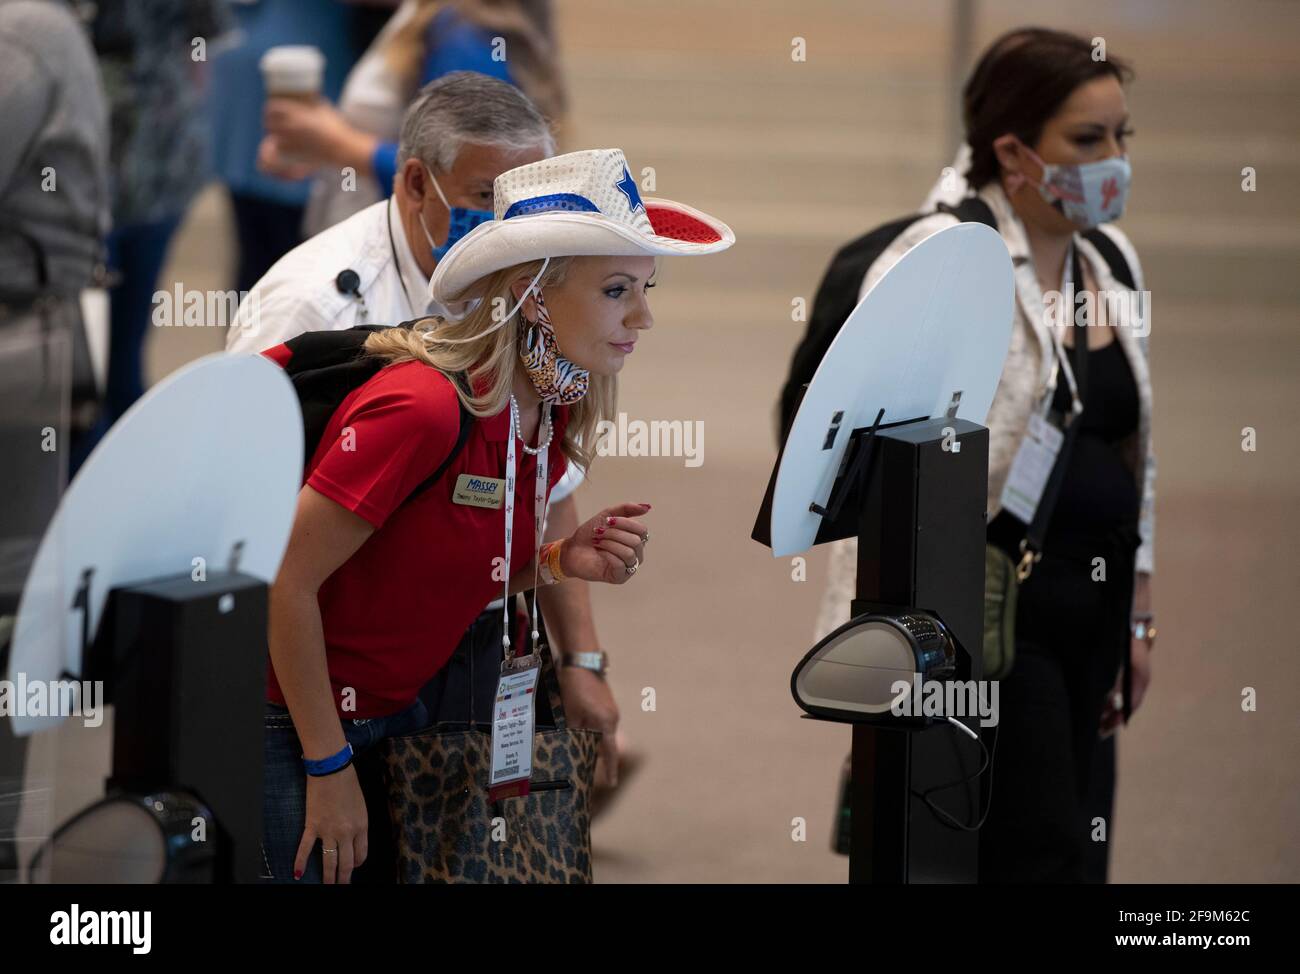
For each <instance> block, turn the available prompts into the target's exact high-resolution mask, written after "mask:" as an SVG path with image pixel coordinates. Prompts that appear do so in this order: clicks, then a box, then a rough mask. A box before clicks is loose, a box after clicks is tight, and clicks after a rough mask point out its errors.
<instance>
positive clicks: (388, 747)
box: [380, 643, 600, 883]
mask: <svg viewBox="0 0 1300 974" xmlns="http://www.w3.org/2000/svg"><path fill="white" fill-rule="evenodd" d="M541 652H542V673H541V676H540V677H539V679H540V681H541V682H542V683H543V684H544V685H545V687H546V692H547V695H548V697H549V699H550V704H551V713H552V714H553V715H554V719H555V727H554V729H550V728H546V729H541V730H538V731H537V732H536V734H535V737H534V746H533V775H532V779H531V781H530V785H529V794H528V795H526V796H524V797H522V798H506V799H503V800H501V801H497V802H490V801H488V771H489V768H490V766H491V758H492V735H491V727H490V725H486V724H475V725H473V726H467V725H466V724H463V723H462V724H454V725H448V724H439V725H437V726H436V727H431V728H428V729H426V730H423V731H420V732H418V733H416V734H409V735H405V736H400V737H390V738H387V739H386V740H385V741H384V742H382V743H381V745H380V749H381V756H382V758H383V763H384V766H385V772H386V773H385V778H386V780H387V786H388V810H389V816H390V819H391V823H392V827H393V837H394V845H395V846H396V852H397V880H398V882H400V883H590V882H591V816H590V813H589V807H590V801H591V789H592V785H593V782H594V778H595V770H596V750H597V746H598V745H599V743H600V732H599V731H594V730H586V729H582V728H572V727H569V726H568V725H567V722H566V720H565V716H564V705H563V703H562V702H561V700H560V688H559V681H558V680H557V679H556V675H555V665H554V662H553V661H552V659H551V653H550V650H549V648H547V646H546V645H545V643H543V644H542V647H541ZM498 817H499V818H501V819H503V820H504V837H502V836H501V831H502V829H501V828H500V826H498V828H497V829H496V833H497V837H496V838H495V839H494V838H493V831H494V830H493V824H492V820H493V819H494V818H498Z"/></svg>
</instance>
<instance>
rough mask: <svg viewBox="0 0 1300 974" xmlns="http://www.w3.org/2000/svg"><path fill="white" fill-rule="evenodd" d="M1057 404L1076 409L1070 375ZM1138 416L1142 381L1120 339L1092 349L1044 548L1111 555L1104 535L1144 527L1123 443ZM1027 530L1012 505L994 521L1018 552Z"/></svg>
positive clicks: (997, 533)
mask: <svg viewBox="0 0 1300 974" xmlns="http://www.w3.org/2000/svg"><path fill="white" fill-rule="evenodd" d="M1052 408H1053V409H1054V410H1057V411H1058V412H1061V413H1068V412H1069V409H1070V390H1069V386H1068V384H1067V383H1066V382H1065V381H1064V377H1062V378H1061V381H1059V382H1058V383H1057V386H1056V394H1055V397H1054V398H1053V400H1052ZM1138 416H1139V403H1138V390H1137V382H1136V381H1135V380H1134V378H1133V370H1132V369H1131V368H1130V367H1129V364H1128V357H1127V356H1126V355H1125V354H1124V349H1123V348H1122V347H1121V346H1120V344H1119V341H1118V340H1115V341H1112V342H1111V343H1110V344H1108V345H1106V346H1104V347H1102V348H1097V349H1090V350H1089V352H1088V388H1087V398H1086V400H1085V402H1084V404H1083V412H1082V413H1081V414H1080V415H1079V417H1078V419H1076V420H1075V422H1077V423H1078V424H1079V429H1078V433H1077V435H1076V439H1075V442H1074V447H1073V450H1072V452H1071V454H1070V459H1069V467H1068V468H1067V469H1066V475H1065V480H1064V482H1063V483H1062V485H1061V493H1060V496H1059V498H1058V499H1057V502H1056V509H1055V510H1054V511H1053V512H1052V520H1051V523H1050V524H1049V525H1048V528H1047V536H1046V538H1044V540H1043V549H1044V551H1046V552H1049V553H1051V552H1056V553H1057V554H1067V553H1071V554H1074V555H1076V556H1078V557H1093V556H1095V555H1098V554H1103V552H1102V551H1101V550H1100V546H1101V544H1103V543H1104V542H1103V539H1106V538H1113V537H1115V536H1116V534H1117V533H1118V534H1122V535H1133V534H1135V533H1136V530H1137V522H1138V514H1139V511H1140V508H1141V500H1142V498H1141V493H1140V491H1139V489H1138V484H1137V481H1136V479H1135V478H1134V476H1133V471H1132V470H1130V469H1129V467H1128V465H1127V464H1126V463H1125V462H1124V458H1123V456H1122V455H1121V452H1120V444H1121V443H1122V441H1123V440H1125V439H1126V438H1127V437H1129V436H1132V435H1133V433H1135V432H1136V431H1137V428H1138ZM1024 533H1025V526H1024V524H1023V523H1021V521H1020V520H1019V519H1018V518H1016V517H1015V516H1014V515H1012V514H1010V513H1009V512H1007V511H1002V512H1001V513H999V514H998V516H997V517H996V518H994V520H993V522H992V523H991V524H990V525H989V537H990V540H993V541H997V542H999V543H1002V544H1003V546H1004V547H1007V548H1008V549H1010V550H1014V549H1015V547H1016V546H1017V545H1018V544H1019V539H1020V538H1022V537H1024ZM1093 549H1097V550H1093ZM1090 551H1091V554H1089V552H1090Z"/></svg>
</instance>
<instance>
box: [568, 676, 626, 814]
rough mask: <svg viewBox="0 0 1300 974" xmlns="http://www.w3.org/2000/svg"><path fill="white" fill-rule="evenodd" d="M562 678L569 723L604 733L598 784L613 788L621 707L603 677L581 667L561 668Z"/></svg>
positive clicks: (597, 763)
mask: <svg viewBox="0 0 1300 974" xmlns="http://www.w3.org/2000/svg"><path fill="white" fill-rule="evenodd" d="M559 675H560V698H561V699H562V700H563V701H564V714H565V717H566V718H567V719H568V721H569V724H570V725H571V726H573V727H588V728H590V729H591V730H597V731H600V733H601V738H600V751H599V753H598V754H597V757H598V759H599V760H598V761H597V762H596V772H597V773H596V783H597V784H599V785H605V786H607V787H609V788H613V787H614V786H615V785H617V784H618V739H617V737H616V734H617V732H618V704H617V703H615V702H614V694H613V693H611V692H610V689H609V684H608V683H606V682H605V678H604V677H603V676H600V675H598V674H596V673H593V672H592V671H591V670H585V669H583V668H582V667H581V666H561V667H560V669H559Z"/></svg>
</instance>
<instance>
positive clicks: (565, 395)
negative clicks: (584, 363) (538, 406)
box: [519, 288, 591, 405]
mask: <svg viewBox="0 0 1300 974" xmlns="http://www.w3.org/2000/svg"><path fill="white" fill-rule="evenodd" d="M534 294H535V295H536V297H537V320H536V321H525V322H524V323H523V328H521V329H520V331H519V357H520V358H521V359H522V360H523V363H524V369H525V370H526V371H527V372H528V377H529V378H530V379H532V380H533V388H534V389H536V390H537V394H538V395H539V396H541V397H542V402H550V403H560V404H561V405H568V404H570V403H575V402H577V401H578V400H579V399H581V398H582V397H583V396H585V395H586V394H587V388H588V386H589V385H590V382H591V376H590V373H589V372H588V371H587V370H586V369H580V368H578V367H577V366H576V365H574V364H573V363H572V362H570V361H569V360H568V359H567V358H565V357H564V356H563V355H561V354H560V343H559V341H558V340H557V339H556V337H555V328H554V327H553V326H552V325H551V316H550V315H549V314H547V311H546V302H545V301H543V300H542V291H541V288H538V289H537V290H536V291H535V292H534Z"/></svg>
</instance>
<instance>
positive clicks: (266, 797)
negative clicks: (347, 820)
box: [262, 700, 429, 883]
mask: <svg viewBox="0 0 1300 974" xmlns="http://www.w3.org/2000/svg"><path fill="white" fill-rule="evenodd" d="M265 720H266V738H265V740H266V743H265V746H264V754H265V771H264V772H263V773H264V776H265V777H264V784H263V790H262V869H263V872H262V881H263V882H267V883H292V882H294V878H293V861H294V859H295V858H296V857H297V855H298V844H299V843H300V842H301V841H302V832H303V828H304V827H305V824H306V821H307V773H306V772H305V771H304V770H303V767H302V744H301V743H300V742H299V741H298V732H297V731H296V730H294V726H293V719H292V718H291V717H290V716H289V711H288V709H287V708H285V707H281V706H278V705H277V704H273V703H268V704H267V705H266V718H265ZM428 722H429V720H428V711H427V710H426V709H425V706H424V703H423V702H422V701H420V700H416V701H415V703H413V704H411V706H409V707H407V708H406V709H405V710H402V711H399V712H398V713H395V714H390V715H389V716H387V717H373V718H370V719H359V720H347V719H345V720H344V721H343V736H344V737H346V738H347V741H348V743H349V744H351V745H352V750H353V753H354V754H355V755H357V758H359V757H360V756H362V755H364V754H365V752H366V751H368V750H370V749H371V748H372V747H374V746H375V745H376V744H378V743H379V742H380V741H382V740H383V739H384V738H386V737H393V736H395V735H398V734H410V733H412V732H413V731H417V730H420V729H421V728H423V727H425V726H427V725H428ZM357 758H354V761H355V760H357ZM371 814H373V812H372V813H371ZM323 879H324V874H323V872H322V870H321V852H320V843H319V842H318V843H317V844H316V847H315V848H313V849H312V851H311V855H309V856H308V857H307V869H306V871H305V872H304V873H303V875H302V879H300V880H297V882H300V883H320V882H322V881H323Z"/></svg>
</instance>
